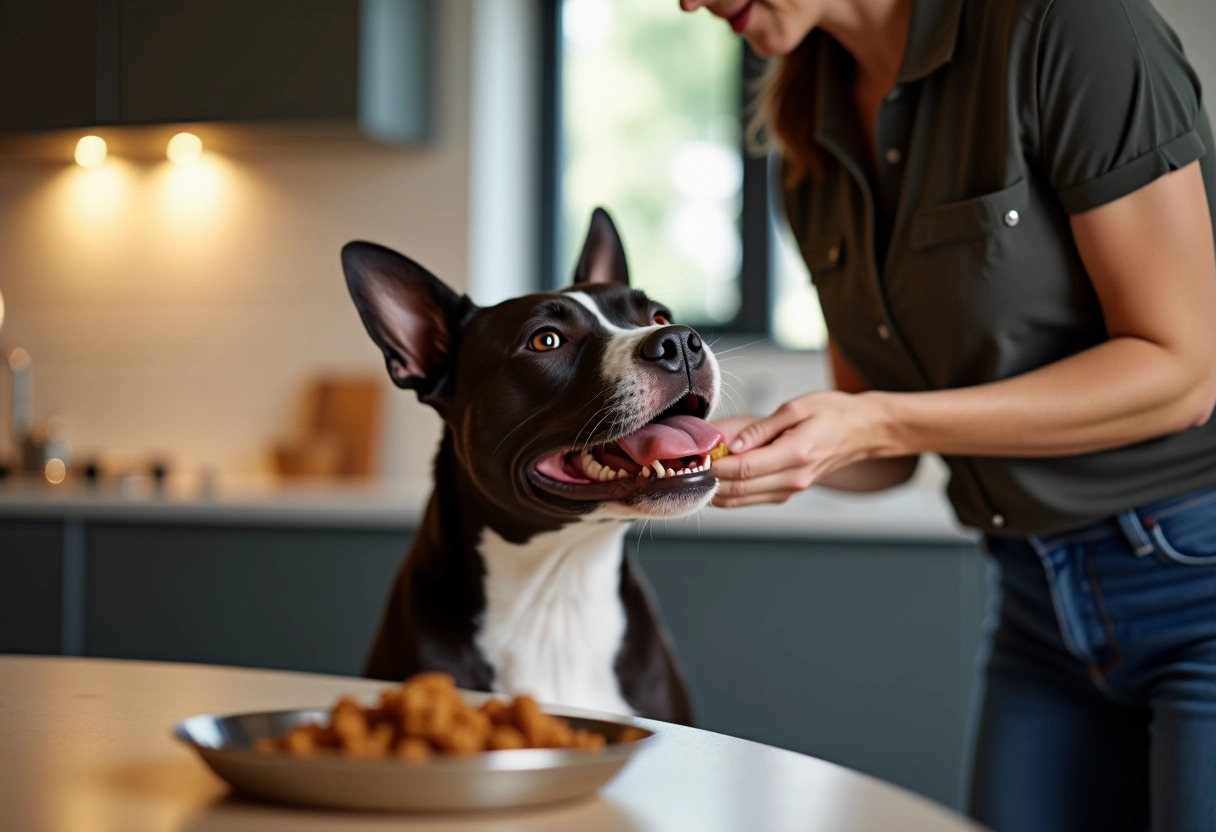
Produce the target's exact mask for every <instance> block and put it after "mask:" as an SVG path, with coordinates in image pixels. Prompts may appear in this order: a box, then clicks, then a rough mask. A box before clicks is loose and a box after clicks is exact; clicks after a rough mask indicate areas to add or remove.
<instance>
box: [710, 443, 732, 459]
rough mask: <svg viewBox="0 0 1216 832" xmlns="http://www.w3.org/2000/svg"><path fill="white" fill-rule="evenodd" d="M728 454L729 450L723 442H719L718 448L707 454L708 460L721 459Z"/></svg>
mask: <svg viewBox="0 0 1216 832" xmlns="http://www.w3.org/2000/svg"><path fill="white" fill-rule="evenodd" d="M729 454H730V448H728V447H726V443H725V442H719V443H718V447H716V448H714V449H713V450H712V451H710V452H709V458H710V459H721V458H722V457H724V456H728V455H729Z"/></svg>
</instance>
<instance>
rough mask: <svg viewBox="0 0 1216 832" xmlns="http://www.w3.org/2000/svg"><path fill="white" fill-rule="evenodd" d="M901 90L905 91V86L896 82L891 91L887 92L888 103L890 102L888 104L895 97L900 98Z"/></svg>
mask: <svg viewBox="0 0 1216 832" xmlns="http://www.w3.org/2000/svg"><path fill="white" fill-rule="evenodd" d="M901 92H903V88H902V87H900V86H899V85H898V84H896V85H895V86H893V87H891V91H890V92H888V93H887V94H886V96H885V98H886V101H887V103H888V104H890V103H891V102H892V101H894V100H895V99H897V98H899V94H900V93H901Z"/></svg>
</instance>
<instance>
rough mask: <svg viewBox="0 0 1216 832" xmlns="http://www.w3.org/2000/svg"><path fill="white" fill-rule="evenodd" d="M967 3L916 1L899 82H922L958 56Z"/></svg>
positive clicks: (948, 0) (955, 0) (914, 0)
mask: <svg viewBox="0 0 1216 832" xmlns="http://www.w3.org/2000/svg"><path fill="white" fill-rule="evenodd" d="M962 11H963V0H912V20H911V22H910V24H909V26H908V44H907V46H906V47H905V48H904V60H903V65H902V66H900V68H899V83H901V84H906V83H907V82H909V81H918V80H920V79H921V78H924V77H925V76H926V75H928V74H929V73H931V72H933V71H934V70H935V69H938V68H939V67H941V66H944V65H945V64H946V63H948V62H949V61H950V59H951V58H953V57H954V47H955V44H957V43H958V26H959V18H960V17H961V16H962Z"/></svg>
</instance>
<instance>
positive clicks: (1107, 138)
mask: <svg viewBox="0 0 1216 832" xmlns="http://www.w3.org/2000/svg"><path fill="white" fill-rule="evenodd" d="M810 37H811V38H812V42H811V43H809V44H808V48H813V49H815V50H816V52H817V55H816V56H815V57H816V60H817V62H818V63H817V66H818V74H817V76H816V92H815V100H814V102H813V105H812V106H811V107H810V111H809V114H808V117H810V118H813V119H814V125H815V135H816V137H817V139H818V142H819V144H820V146H821V148H822V150H823V155H824V156H825V170H824V175H823V176H822V177H818V178H814V177H813V178H811V179H808V180H807V181H804V182H803V183H802V184H800V185H799V186H797V187H796V188H792V189H787V191H786V193H785V195H784V196H785V207H786V214H787V216H788V217H789V220H790V223H791V226H792V228H793V231H794V236H795V237H796V239H797V240H798V243H799V246H800V247H801V250H802V255H803V257H804V258H805V260H806V262H807V264H808V266H809V267H810V270H811V275H812V279H813V280H814V283H815V286H816V289H817V290H818V292H819V299H820V303H821V304H822V306H823V311H824V317H825V318H826V320H827V324H828V329H829V331H830V332H831V335H832V339H833V342H834V343H835V344H836V345H837V346H838V348H839V349H840V351H841V352H842V354H843V355H844V357H845V358H846V359H847V360H848V361H849V363H850V364H852V366H853V367H854V368H855V369H856V370H857V371H858V373H859V374H860V375H861V377H862V378H863V379H864V380H865V381H866V382H867V383H868V384H869V385H870V386H871V387H872V388H873V389H876V390H894V391H916V390H938V389H944V388H956V387H966V386H970V385H976V384H983V383H985V382H991V381H996V380H998V379H1004V378H1009V377H1010V376H1016V375H1019V374H1022V373H1025V372H1027V371H1029V370H1033V369H1035V368H1037V367H1042V366H1043V365H1045V364H1049V363H1051V362H1054V361H1058V360H1060V359H1062V358H1065V357H1066V356H1069V355H1072V354H1074V353H1077V352H1080V351H1081V350H1084V349H1087V348H1089V347H1092V346H1094V345H1096V344H1098V343H1100V342H1102V341H1104V340H1106V338H1107V333H1106V329H1105V325H1104V323H1103V317H1102V309H1101V307H1100V306H1099V303H1098V298H1097V295H1096V293H1095V291H1094V288H1093V284H1092V282H1091V281H1090V279H1089V277H1088V275H1087V273H1086V271H1085V267H1084V265H1083V264H1082V262H1081V259H1080V256H1079V254H1078V252H1077V249H1076V245H1075V243H1074V241H1073V238H1072V233H1071V231H1070V227H1069V219H1068V218H1069V215H1070V214H1073V213H1077V212H1080V211H1084V210H1087V209H1090V208H1094V207H1097V206H1099V205H1102V204H1104V203H1107V202H1110V201H1112V200H1115V199H1118V198H1119V197H1122V196H1124V195H1126V194H1128V193H1131V192H1132V191H1135V190H1137V189H1138V188H1141V187H1143V186H1145V185H1147V184H1149V183H1150V182H1152V181H1153V180H1154V179H1156V178H1158V177H1160V176H1162V175H1163V174H1165V173H1168V172H1169V171H1172V170H1176V169H1178V168H1181V167H1183V166H1185V165H1187V164H1189V163H1191V162H1194V161H1195V160H1196V159H1202V162H1201V166H1202V170H1203V176H1204V181H1205V183H1206V186H1207V192H1208V200H1209V203H1210V205H1211V206H1212V209H1213V212H1214V213H1213V225H1214V226H1216V159H1214V158H1213V155H1212V154H1210V153H1209V154H1208V155H1206V156H1205V150H1207V149H1210V148H1211V147H1212V146H1213V144H1212V130H1211V125H1210V124H1209V122H1208V118H1207V114H1206V113H1205V111H1204V109H1203V107H1202V104H1201V96H1200V89H1199V81H1198V79H1197V78H1196V76H1195V73H1194V71H1193V70H1192V69H1191V67H1190V65H1189V64H1188V63H1187V60H1186V57H1185V56H1184V55H1183V52H1182V48H1181V45H1180V44H1179V41H1178V39H1177V37H1176V36H1175V35H1174V33H1173V32H1172V31H1171V30H1170V28H1169V27H1168V26H1167V25H1166V23H1165V22H1164V21H1163V20H1162V19H1161V17H1160V16H1159V15H1158V14H1157V12H1156V11H1155V10H1154V9H1153V7H1152V6H1151V5H1150V4H1149V3H1148V2H1147V0H914V10H913V15H912V23H911V31H910V34H909V39H908V45H907V49H906V52H905V56H904V61H903V66H902V68H901V71H900V75H899V83H898V84H897V86H896V87H895V88H894V90H892V92H891V94H890V95H888V96H887V98H886V100H885V101H884V102H883V103H882V105H881V107H880V110H879V114H878V122H877V131H876V135H877V152H876V158H873V159H867V158H866V156H867V155H868V153H869V151H868V150H867V149H866V145H865V142H864V140H863V138H862V132H861V129H860V127H859V123H858V120H857V118H856V115H855V113H856V108H855V106H854V104H853V99H852V95H851V89H852V66H853V63H852V59H851V58H850V56H849V55H848V54H847V53H846V52H845V51H844V50H843V48H841V47H840V46H839V44H837V43H836V42H835V41H834V40H832V39H831V38H829V37H828V36H827V35H825V34H823V33H822V32H819V31H815V32H813V33H812V34H811V35H810ZM1143 279H1144V280H1151V281H1156V282H1159V283H1160V285H1161V287H1162V291H1169V275H1165V274H1151V273H1149V274H1145V275H1143ZM1213 326H1216V321H1214V322H1213ZM946 462H947V463H948V464H949V466H950V470H951V481H950V488H949V496H950V500H951V502H952V503H953V504H954V508H955V511H956V512H957V514H958V516H959V519H960V520H961V521H962V522H963V523H966V524H968V525H971V526H976V527H978V528H980V529H983V530H985V531H989V532H996V531H1003V532H1016V533H1026V534H1033V533H1041V532H1046V531H1052V530H1057V529H1063V528H1067V527H1069V526H1073V525H1077V524H1081V523H1084V522H1087V521H1091V520H1094V519H1097V518H1100V517H1105V516H1109V515H1111V514H1114V513H1116V512H1118V511H1121V510H1123V509H1126V508H1131V507H1133V506H1135V505H1138V504H1141V503H1145V502H1150V501H1153V500H1157V499H1161V498H1165V497H1168V496H1172V495H1175V494H1179V493H1183V492H1186V491H1188V490H1191V489H1195V488H1199V487H1202V486H1205V485H1211V484H1214V483H1216V419H1213V420H1211V421H1209V422H1208V423H1207V424H1206V425H1205V426H1203V427H1198V428H1191V429H1189V430H1185V431H1182V432H1181V433H1176V434H1173V435H1170V436H1165V437H1161V438H1158V439H1152V440H1149V441H1146V442H1140V443H1137V444H1135V445H1131V446H1126V447H1122V448H1116V449H1113V450H1107V451H1101V452H1098V453H1089V454H1081V455H1077V456H1067V457H1051V458H1030V459H1027V458H980V457H953V458H951V457H948V458H947V459H946Z"/></svg>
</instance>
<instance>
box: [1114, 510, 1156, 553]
mask: <svg viewBox="0 0 1216 832" xmlns="http://www.w3.org/2000/svg"><path fill="white" fill-rule="evenodd" d="M1118 518H1119V527H1120V528H1122V529H1123V535H1124V536H1125V537H1126V538H1127V542H1128V544H1129V545H1130V546H1131V547H1132V552H1134V553H1135V555H1136V557H1138V558H1142V557H1144V556H1145V555H1150V554H1152V553H1153V551H1154V550H1155V549H1156V548H1157V547H1156V544H1154V543H1153V541H1152V539H1151V538H1149V536H1148V532H1147V531H1146V530H1145V528H1144V524H1143V523H1141V522H1140V515H1139V514H1137V513H1136V510H1135V509H1134V508H1129V509H1127V510H1126V511H1121V512H1119V514H1118Z"/></svg>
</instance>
